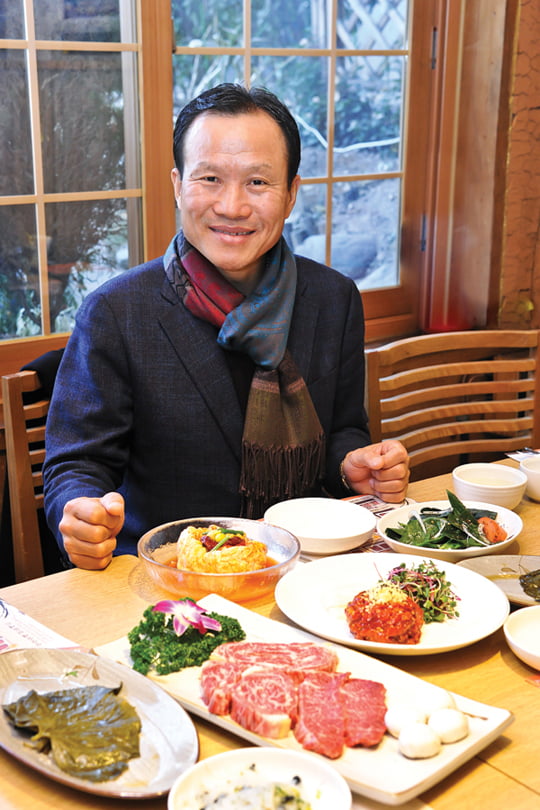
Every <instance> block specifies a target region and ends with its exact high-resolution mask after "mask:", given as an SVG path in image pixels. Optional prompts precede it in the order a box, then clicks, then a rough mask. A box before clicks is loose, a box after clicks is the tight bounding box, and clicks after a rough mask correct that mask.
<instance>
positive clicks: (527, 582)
mask: <svg viewBox="0 0 540 810" xmlns="http://www.w3.org/2000/svg"><path fill="white" fill-rule="evenodd" d="M519 584H520V585H521V587H522V588H523V590H524V591H525V593H526V594H527V596H532V598H533V599H535V600H536V601H537V602H540V568H538V569H537V570H536V571H528V572H527V573H526V574H521V576H520V578H519Z"/></svg>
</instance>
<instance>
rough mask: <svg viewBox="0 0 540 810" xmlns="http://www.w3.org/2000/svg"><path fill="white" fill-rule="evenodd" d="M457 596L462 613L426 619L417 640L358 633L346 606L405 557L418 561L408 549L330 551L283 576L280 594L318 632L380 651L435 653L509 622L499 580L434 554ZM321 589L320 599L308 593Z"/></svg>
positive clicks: (286, 608)
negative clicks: (359, 635)
mask: <svg viewBox="0 0 540 810" xmlns="http://www.w3.org/2000/svg"><path fill="white" fill-rule="evenodd" d="M425 561H426V562H428V563H431V562H434V563H435V565H436V567H437V569H438V570H439V571H444V572H445V573H446V578H447V581H448V582H450V583H451V585H452V590H453V592H454V593H455V595H456V596H457V597H458V600H459V601H458V610H459V616H458V617H457V618H454V619H449V620H447V621H445V622H440V623H439V622H432V623H431V624H425V625H424V626H423V628H422V635H421V637H420V641H419V642H418V644H387V643H383V642H380V641H366V640H363V639H356V638H354V636H353V635H352V633H351V631H350V630H349V627H348V625H347V620H346V617H345V606H346V605H347V603H348V602H350V601H351V599H352V598H353V597H354V596H356V594H357V593H358V592H359V591H364V590H369V588H372V587H373V586H374V585H376V584H377V582H378V581H379V580H380V579H386V577H387V575H388V573H389V572H390V571H391V570H392V568H395V567H396V566H398V565H400V564H401V563H405V565H406V566H407V567H409V568H410V567H411V566H418V565H419V564H420V563H422V562H423V558H420V557H412V556H410V555H408V554H393V553H390V552H388V553H384V554H344V555H340V556H338V557H326V558H325V559H324V560H315V561H314V562H310V563H309V564H308V565H301V566H299V567H298V568H296V569H294V570H293V571H290V572H289V573H288V574H286V575H285V576H284V577H283V579H282V580H281V581H280V582H278V584H277V587H276V591H275V598H276V602H277V604H278V606H279V608H280V609H281V610H282V611H283V613H285V615H286V616H288V617H289V619H292V621H293V622H296V624H298V625H300V627H303V628H304V629H305V630H309V631H310V632H312V633H316V634H317V635H318V636H322V637H323V638H327V639H329V640H330V641H336V642H338V643H339V644H347V645H348V646H349V647H355V648H356V649H359V650H364V652H374V653H380V654H381V655H382V654H384V655H428V654H429V655H431V654H433V653H441V652H449V651H451V650H457V649H460V648H461V647H466V646H468V645H469V644H473V643H474V642H476V641H479V640H480V639H482V638H485V637H486V636H488V635H490V634H491V633H494V632H495V631H496V630H498V629H499V627H502V625H503V624H504V622H505V619H506V618H507V616H508V614H509V612H510V604H509V602H508V599H507V598H506V596H505V595H504V593H502V591H501V590H500V589H499V588H497V586H496V585H494V583H492V582H490V581H489V580H487V579H485V578H484V577H481V576H480V575H479V574H477V573H475V572H473V571H468V570H467V569H465V568H462V567H460V566H458V565H456V564H455V563H448V562H444V561H443V560H431V559H430V558H428V557H426V558H425ZM306 594H316V595H317V598H316V599H306V598H305V597H306Z"/></svg>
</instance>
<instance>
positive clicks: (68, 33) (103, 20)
mask: <svg viewBox="0 0 540 810" xmlns="http://www.w3.org/2000/svg"><path fill="white" fill-rule="evenodd" d="M118 6H119V0H34V14H35V27H36V38H37V39H53V40H62V41H64V40H74V41H79V42H119V41H120V14H119V8H118Z"/></svg>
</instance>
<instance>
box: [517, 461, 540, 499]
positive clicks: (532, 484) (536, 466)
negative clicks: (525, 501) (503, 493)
mask: <svg viewBox="0 0 540 810" xmlns="http://www.w3.org/2000/svg"><path fill="white" fill-rule="evenodd" d="M519 467H520V469H521V470H522V471H523V472H524V473H525V475H526V476H527V488H526V490H525V492H526V494H527V496H528V497H529V498H531V499H532V500H533V501H540V454H538V455H534V456H528V457H527V458H524V459H523V461H521V462H520V465H519Z"/></svg>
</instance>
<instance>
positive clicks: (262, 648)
mask: <svg viewBox="0 0 540 810" xmlns="http://www.w3.org/2000/svg"><path fill="white" fill-rule="evenodd" d="M212 658H213V659H224V660H226V661H230V662H232V663H235V664H241V665H243V666H244V667H248V666H253V665H256V664H264V665H265V666H266V667H272V668H274V669H282V670H285V671H296V670H311V669H314V670H322V671H324V672H334V670H335V669H336V667H337V664H338V657H337V654H336V653H335V652H334V651H333V650H331V649H330V648H329V647H323V646H322V644H314V643H313V642H310V641H308V642H294V643H292V644H277V643H276V644H273V643H270V642H256V641H230V642H228V643H227V644H221V645H220V646H219V647H217V648H216V649H215V650H214V652H213V653H212Z"/></svg>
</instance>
